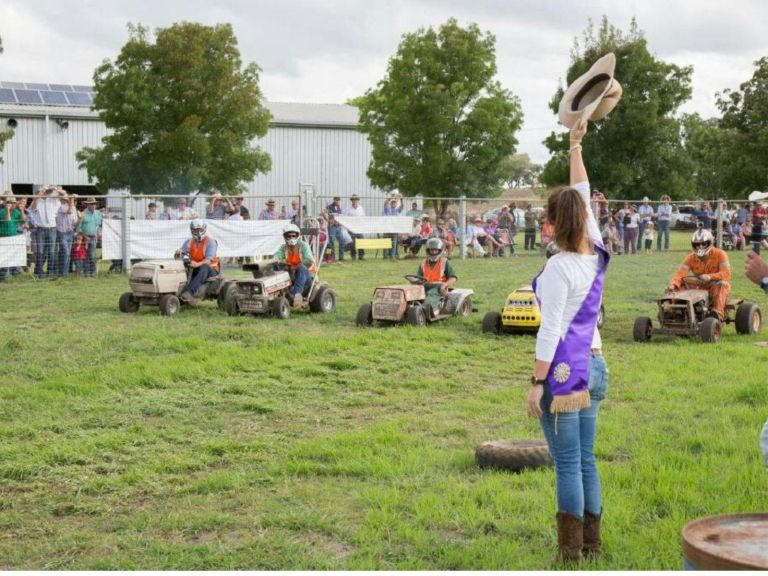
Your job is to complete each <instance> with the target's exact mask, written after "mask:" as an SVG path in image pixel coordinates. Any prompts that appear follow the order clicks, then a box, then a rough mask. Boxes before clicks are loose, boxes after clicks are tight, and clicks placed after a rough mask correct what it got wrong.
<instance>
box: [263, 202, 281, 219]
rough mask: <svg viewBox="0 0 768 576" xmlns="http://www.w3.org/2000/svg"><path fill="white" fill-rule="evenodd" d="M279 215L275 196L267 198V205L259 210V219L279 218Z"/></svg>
mask: <svg viewBox="0 0 768 576" xmlns="http://www.w3.org/2000/svg"><path fill="white" fill-rule="evenodd" d="M279 216H280V215H279V214H278V213H277V210H275V200H274V198H269V199H268V200H267V207H266V208H265V209H264V210H262V211H261V212H259V220H279Z"/></svg>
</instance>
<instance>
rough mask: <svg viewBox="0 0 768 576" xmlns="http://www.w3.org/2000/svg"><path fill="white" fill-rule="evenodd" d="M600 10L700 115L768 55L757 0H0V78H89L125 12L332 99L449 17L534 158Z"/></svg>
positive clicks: (114, 43) (116, 42)
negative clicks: (233, 49)
mask: <svg viewBox="0 0 768 576" xmlns="http://www.w3.org/2000/svg"><path fill="white" fill-rule="evenodd" d="M603 14H605V15H607V16H608V19H609V21H610V22H611V23H612V24H614V25H616V26H618V27H620V28H621V29H622V30H627V29H628V27H629V22H630V19H631V18H632V16H636V17H637V21H638V24H639V26H640V28H641V29H642V30H643V31H644V32H645V35H646V38H647V39H648V43H649V47H650V49H651V51H652V52H653V53H654V54H655V55H656V56H657V57H659V58H661V59H663V60H667V61H670V62H674V63H676V64H681V65H689V64H690V65H693V67H694V74H693V98H692V100H691V101H690V102H689V103H688V104H686V105H685V107H684V109H683V110H684V111H686V112H693V111H695V112H699V113H700V114H702V115H703V116H705V117H707V116H713V115H715V114H716V112H717V111H716V108H715V104H714V102H715V93H716V92H718V91H721V90H723V89H724V88H729V87H730V88H737V87H738V85H739V84H740V83H741V82H744V81H745V80H747V79H749V78H750V77H751V75H752V72H753V62H754V61H755V60H756V59H757V58H759V57H761V56H764V55H768V41H766V40H765V38H766V37H768V35H766V32H765V25H766V23H768V2H764V1H761V0H731V1H730V2H722V1H721V0H696V1H693V0H691V1H683V0H647V1H631V0H613V1H608V0H581V1H576V2H574V1H573V0H506V1H503V0H443V1H439V0H393V1H383V0H366V1H363V0H359V1H353V0H272V1H265V0H251V1H240V0H218V2H216V3H210V2H208V1H202V0H184V1H181V0H170V1H164V0H153V1H147V0H103V1H99V2H97V1H95V0H79V1H78V0H75V1H70V2H63V1H61V0H57V1H55V2H54V1H51V0H2V1H1V2H0V37H2V41H3V45H4V48H5V53H4V54H3V55H2V56H0V80H7V81H20V82H50V83H65V84H88V83H90V82H91V79H92V75H93V70H94V68H95V67H96V66H97V65H98V64H99V63H100V62H101V61H102V60H103V59H104V58H109V59H114V57H115V56H116V55H117V53H118V52H119V50H120V48H121V46H122V45H123V44H124V43H125V41H126V39H127V36H128V35H127V30H126V23H127V22H138V23H143V24H146V25H148V26H150V27H152V28H157V27H165V26H168V25H170V24H172V23H173V22H178V21H182V20H187V21H197V22H202V23H206V24H214V23H220V22H229V23H231V24H232V25H233V27H234V30H235V34H236V35H237V37H238V39H239V42H240V50H241V53H242V56H243V59H244V60H245V61H249V62H250V61H253V62H256V63H257V64H258V65H259V66H260V67H261V68H262V71H263V74H262V88H263V90H264V94H265V95H266V97H267V99H268V100H273V101H291V102H326V103H343V102H345V101H346V100H347V99H348V98H351V97H354V96H357V95H359V94H361V93H363V92H364V91H365V90H366V89H367V88H369V87H372V86H374V85H375V84H376V82H377V81H378V80H380V79H381V78H382V77H383V75H384V73H385V71H386V64H387V60H388V59H389V57H390V56H391V55H392V54H393V53H394V52H395V50H396V48H397V45H398V42H399V40H400V37H401V35H402V34H404V33H406V32H412V31H415V30H417V29H418V28H419V27H426V26H434V27H437V26H439V25H440V24H441V23H443V22H445V21H446V20H447V19H448V18H450V17H455V18H457V19H458V20H459V22H460V23H462V24H466V23H469V22H476V23H477V24H478V25H479V26H480V28H481V29H482V30H483V31H490V32H491V33H493V34H494V35H495V36H496V41H497V43H496V51H497V64H498V69H499V80H500V81H501V83H502V84H503V85H504V87H506V88H508V89H509V90H511V91H512V92H513V93H514V94H516V95H517V96H519V97H520V99H521V102H522V107H523V112H524V115H525V121H524V125H523V128H522V130H521V132H520V133H519V138H518V139H519V141H520V144H519V146H518V151H519V152H527V153H529V154H530V155H531V157H532V158H533V159H534V160H535V161H537V162H544V161H545V160H546V159H547V156H548V155H547V151H546V148H545V147H544V146H543V145H542V144H541V141H542V140H543V139H544V137H545V136H546V135H547V134H548V133H549V132H550V131H551V130H554V129H557V122H556V119H555V116H554V115H553V114H552V113H551V112H550V111H549V109H548V108H547V102H548V101H549V99H550V98H551V97H552V94H553V93H554V91H555V90H556V89H557V86H558V83H559V82H560V80H561V78H563V77H564V76H565V72H566V69H567V66H568V61H569V52H570V49H571V46H572V45H573V39H574V36H576V35H580V34H581V32H582V31H583V30H584V29H585V27H586V25H587V21H588V19H589V18H592V19H593V20H594V21H595V22H599V20H600V18H601V16H602V15H603ZM617 78H618V79H619V80H621V73H620V70H617Z"/></svg>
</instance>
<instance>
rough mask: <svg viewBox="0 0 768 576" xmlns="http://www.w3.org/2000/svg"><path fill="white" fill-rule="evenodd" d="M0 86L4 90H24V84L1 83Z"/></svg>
mask: <svg viewBox="0 0 768 576" xmlns="http://www.w3.org/2000/svg"><path fill="white" fill-rule="evenodd" d="M0 86H2V87H3V88H19V89H21V90H24V83H23V82H0Z"/></svg>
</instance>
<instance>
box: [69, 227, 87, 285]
mask: <svg viewBox="0 0 768 576" xmlns="http://www.w3.org/2000/svg"><path fill="white" fill-rule="evenodd" d="M85 251H86V240H85V236H83V235H82V234H78V235H77V236H75V243H74V244H72V261H73V262H74V263H75V276H82V275H83V272H85Z"/></svg>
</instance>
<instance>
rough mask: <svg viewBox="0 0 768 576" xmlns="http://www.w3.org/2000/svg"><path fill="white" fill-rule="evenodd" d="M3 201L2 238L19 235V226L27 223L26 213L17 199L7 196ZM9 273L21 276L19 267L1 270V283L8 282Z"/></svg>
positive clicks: (0, 212) (0, 215)
mask: <svg viewBox="0 0 768 576" xmlns="http://www.w3.org/2000/svg"><path fill="white" fill-rule="evenodd" d="M3 200H4V203H3V207H2V208H0V238H7V237H9V236H16V235H17V234H18V233H19V225H20V224H23V223H24V222H26V220H27V217H26V215H25V214H24V211H23V210H21V209H19V207H18V202H17V201H16V198H14V197H13V196H11V195H7V196H5V197H4V198H3ZM9 271H10V272H11V274H12V275H14V276H17V275H18V274H19V269H18V267H12V268H0V282H5V281H6V279H7V276H8V272H9Z"/></svg>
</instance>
